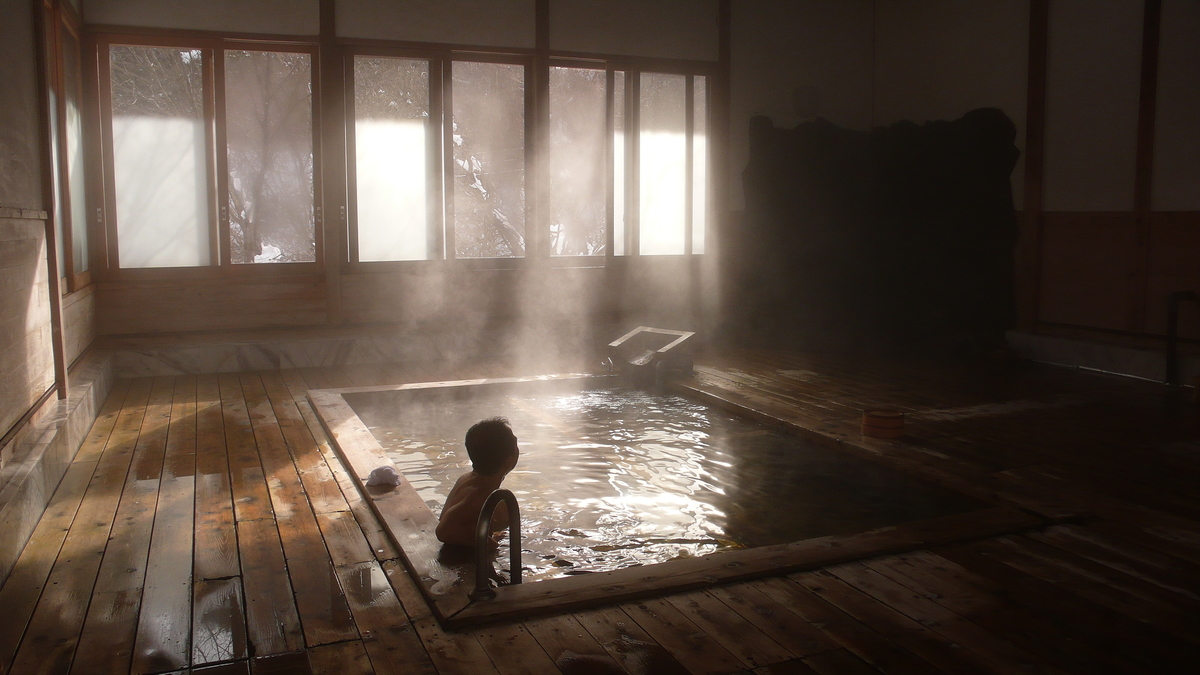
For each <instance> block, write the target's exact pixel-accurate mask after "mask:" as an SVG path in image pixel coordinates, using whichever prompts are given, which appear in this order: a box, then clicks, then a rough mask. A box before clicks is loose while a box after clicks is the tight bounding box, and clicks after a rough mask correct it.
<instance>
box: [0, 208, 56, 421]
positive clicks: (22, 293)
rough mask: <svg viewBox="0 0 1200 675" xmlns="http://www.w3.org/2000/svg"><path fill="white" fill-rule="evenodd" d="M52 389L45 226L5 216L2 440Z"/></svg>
mask: <svg viewBox="0 0 1200 675" xmlns="http://www.w3.org/2000/svg"><path fill="white" fill-rule="evenodd" d="M53 385H54V355H53V351H52V347H51V341H50V292H49V278H48V277H47V275H46V234H45V223H44V221H42V220H39V219H36V218H12V217H6V216H0V434H3V433H4V432H7V431H8V429H9V428H10V427H12V425H13V424H14V423H15V422H16V421H17V420H18V419H20V418H21V416H22V415H24V414H25V412H26V411H27V410H29V408H30V407H31V406H32V405H33V404H34V402H35V401H37V399H38V398H39V397H40V396H41V395H42V394H44V393H45V392H46V390H47V389H49V388H50V387H52V386H53Z"/></svg>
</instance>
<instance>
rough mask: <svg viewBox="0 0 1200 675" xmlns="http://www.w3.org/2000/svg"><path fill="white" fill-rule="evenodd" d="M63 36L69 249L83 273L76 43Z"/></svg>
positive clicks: (80, 116) (83, 215) (84, 221)
mask: <svg viewBox="0 0 1200 675" xmlns="http://www.w3.org/2000/svg"><path fill="white" fill-rule="evenodd" d="M61 33H62V39H63V55H62V58H63V64H62V65H63V90H64V91H63V99H64V101H65V102H66V109H67V115H66V117H67V119H66V123H67V137H66V139H65V142H66V144H67V189H68V194H69V196H70V201H71V203H70V204H69V205H68V207H67V208H68V212H69V213H70V214H71V251H72V258H73V261H72V264H73V265H74V266H75V267H74V269H75V271H76V272H86V271H87V269H88V256H87V195H86V191H87V186H86V184H85V182H84V179H83V113H82V111H81V108H82V105H81V103H80V99H81V89H80V87H81V85H82V83H81V82H80V79H79V76H80V70H81V68H80V63H79V42H78V41H76V39H75V36H74V35H72V34H71V33H70V31H67V30H62V31H61Z"/></svg>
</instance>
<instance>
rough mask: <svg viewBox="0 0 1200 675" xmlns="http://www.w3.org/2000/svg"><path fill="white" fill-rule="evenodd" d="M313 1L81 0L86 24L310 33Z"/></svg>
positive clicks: (315, 3)
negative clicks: (195, 0) (84, 0)
mask: <svg viewBox="0 0 1200 675" xmlns="http://www.w3.org/2000/svg"><path fill="white" fill-rule="evenodd" d="M317 9H318V0H254V1H253V2H245V1H244V0H205V1H204V2H194V1H193V0H87V1H86V2H84V3H83V20H84V21H85V22H86V23H92V24H107V25H114V26H140V27H145V28H175V29H183V30H211V31H231V32H237V33H277V34H281V35H316V34H317V33H318V32H320V29H319V26H318V19H317Z"/></svg>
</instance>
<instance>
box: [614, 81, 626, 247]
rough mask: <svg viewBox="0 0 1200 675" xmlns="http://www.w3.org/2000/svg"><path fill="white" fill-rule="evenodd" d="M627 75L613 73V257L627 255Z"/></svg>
mask: <svg viewBox="0 0 1200 675" xmlns="http://www.w3.org/2000/svg"><path fill="white" fill-rule="evenodd" d="M625 138H626V136H625V73H624V71H620V70H618V71H616V72H615V73H613V255H625V231H626V228H628V227H629V224H628V223H626V222H625Z"/></svg>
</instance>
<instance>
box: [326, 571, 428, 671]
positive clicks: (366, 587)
mask: <svg viewBox="0 0 1200 675" xmlns="http://www.w3.org/2000/svg"><path fill="white" fill-rule="evenodd" d="M337 569H338V578H339V579H340V580H341V583H342V588H343V589H344V590H345V592H346V598H347V600H348V601H349V604H350V611H351V612H352V613H353V614H354V622H355V623H356V624H357V625H358V630H359V632H360V633H361V635H362V639H363V646H364V647H365V648H366V650H367V655H368V656H369V657H370V659H371V666H372V667H373V668H374V669H375V672H377V673H380V674H381V675H385V674H387V673H406V674H407V673H429V674H431V675H432V674H434V673H436V672H437V669H436V668H435V667H434V665H433V662H432V661H431V660H430V658H429V654H427V653H426V652H425V648H424V647H423V646H422V645H421V639H420V638H419V637H418V636H417V633H416V631H415V630H414V629H413V625H412V623H411V622H410V621H409V620H408V617H407V616H406V615H405V614H404V608H403V607H402V606H401V605H400V601H399V600H398V599H397V597H396V593H395V592H394V591H393V590H392V586H391V584H390V583H389V581H388V577H387V574H386V573H384V571H383V568H382V567H380V566H379V563H377V562H374V561H372V562H369V563H361V564H358V565H348V566H345V567H339V568H337Z"/></svg>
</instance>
